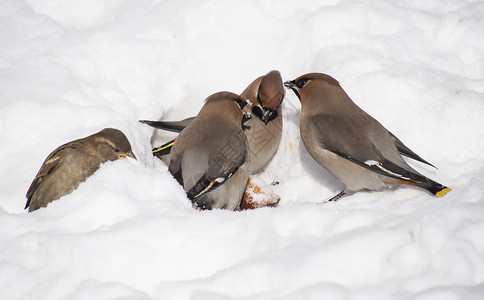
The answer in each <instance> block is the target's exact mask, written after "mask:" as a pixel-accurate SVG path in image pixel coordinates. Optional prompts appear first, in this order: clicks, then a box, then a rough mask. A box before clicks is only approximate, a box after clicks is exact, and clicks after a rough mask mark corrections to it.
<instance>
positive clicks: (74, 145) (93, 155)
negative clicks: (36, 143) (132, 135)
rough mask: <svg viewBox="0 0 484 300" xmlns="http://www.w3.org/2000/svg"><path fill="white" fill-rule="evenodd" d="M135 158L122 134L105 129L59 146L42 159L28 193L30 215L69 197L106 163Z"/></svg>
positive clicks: (111, 129)
mask: <svg viewBox="0 0 484 300" xmlns="http://www.w3.org/2000/svg"><path fill="white" fill-rule="evenodd" d="M126 156H129V157H132V158H134V159H136V157H135V155H134V154H133V152H132V151H131V145H130V143H129V141H128V139H127V138H126V136H125V135H124V133H122V132H121V131H119V130H117V129H113V128H106V129H103V130H101V131H100V132H98V133H96V134H93V135H90V136H88V137H85V138H82V139H78V140H75V141H72V142H69V143H67V144H64V145H62V146H60V147H59V148H57V149H55V150H54V151H52V153H50V154H49V156H48V157H47V158H46V159H45V161H44V163H43V164H42V167H41V168H40V170H39V172H38V173H37V175H36V176H35V178H34V180H33V182H32V184H31V185H30V188H29V190H28V191H27V194H26V197H27V204H26V205H25V208H29V212H31V211H34V210H36V209H39V208H41V207H45V206H47V204H49V203H50V202H52V201H54V200H56V199H59V198H60V197H62V196H64V195H67V194H70V193H71V192H72V191H74V190H75V189H76V188H77V187H78V186H79V184H80V183H81V182H83V181H85V180H86V178H87V177H89V176H91V175H92V174H93V173H94V172H95V171H96V170H97V169H99V166H100V165H101V164H102V163H104V162H106V161H114V160H117V159H119V158H123V157H126Z"/></svg>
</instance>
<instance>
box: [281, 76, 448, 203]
mask: <svg viewBox="0 0 484 300" xmlns="http://www.w3.org/2000/svg"><path fill="white" fill-rule="evenodd" d="M284 85H285V86H286V87H288V88H291V89H292V90H293V91H294V93H295V94H296V95H297V97H298V98H299V100H300V101H301V106H302V109H301V120H300V131H301V137H302V140H303V142H304V145H305V146H306V149H307V150H308V152H309V153H310V154H311V156H312V157H313V158H314V159H315V160H316V161H317V162H318V163H319V164H320V165H321V166H323V167H324V168H326V169H327V170H328V171H329V172H331V173H332V174H333V175H334V176H335V177H336V178H338V179H339V180H340V181H341V182H342V183H343V184H344V185H345V188H344V191H343V192H342V193H340V194H339V195H337V196H336V197H334V200H336V199H337V198H339V196H342V195H344V194H348V193H354V192H357V191H360V190H380V189H383V188H385V187H388V186H389V185H392V184H408V185H414V186H419V187H421V188H424V189H426V190H428V191H429V192H431V193H432V194H434V195H437V196H443V195H444V194H445V193H447V192H448V191H450V188H448V187H445V186H443V185H441V184H440V183H437V182H435V181H433V180H431V179H429V178H427V177H425V176H424V175H422V174H420V173H419V172H417V171H416V170H414V169H413V168H412V167H410V166H409V165H408V164H407V163H406V162H405V161H404V160H403V158H402V156H401V155H405V156H408V157H410V158H412V159H415V160H418V161H420V162H423V163H426V164H429V165H431V164H430V163H428V162H427V161H425V160H424V159H422V158H421V157H420V156H418V155H417V154H415V153H414V152H413V151H412V150H410V149H409V148H408V147H406V146H405V145H404V144H403V143H402V142H401V141H400V140H399V139H398V138H397V137H396V136H395V135H393V134H392V133H390V132H389V131H388V130H387V129H386V128H385V127H383V125H381V124H380V123H379V122H378V121H377V120H375V119H374V118H372V117H371V116H370V115H368V114H367V113H366V112H365V111H363V110H362V109H361V108H359V107H358V106H357V105H356V104H355V103H354V102H353V101H352V100H351V99H350V97H349V96H348V95H347V94H346V93H345V91H344V90H343V89H342V88H341V86H340V84H339V83H338V81H336V80H335V79H334V78H332V77H331V76H329V75H326V74H321V73H310V74H306V75H302V76H300V77H299V78H297V79H295V80H293V81H288V82H285V83H284Z"/></svg>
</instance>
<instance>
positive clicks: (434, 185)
mask: <svg viewBox="0 0 484 300" xmlns="http://www.w3.org/2000/svg"><path fill="white" fill-rule="evenodd" d="M418 185H419V186H420V187H421V188H424V189H426V190H427V191H429V192H431V193H432V194H434V195H435V196H437V197H442V196H444V195H445V194H447V193H448V192H450V191H451V190H452V189H451V188H449V187H446V186H445V185H442V184H440V183H438V182H436V181H433V180H431V179H428V180H427V181H425V182H419V183H418Z"/></svg>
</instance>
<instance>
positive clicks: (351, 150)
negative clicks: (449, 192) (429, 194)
mask: <svg viewBox="0 0 484 300" xmlns="http://www.w3.org/2000/svg"><path fill="white" fill-rule="evenodd" d="M354 117H356V118H357V117H358V116H348V118H354ZM348 123H349V124H352V120H348V119H345V118H344V117H343V116H338V117H333V116H328V115H315V116H313V117H312V118H311V130H314V131H315V134H316V136H317V137H318V141H319V145H320V146H321V147H323V148H324V149H326V150H328V151H331V152H333V153H335V154H337V155H338V156H340V157H343V158H345V159H347V160H349V161H351V162H353V163H355V164H357V165H359V166H362V167H364V168H366V169H368V170H371V171H373V172H376V173H379V174H382V175H385V176H388V177H392V178H396V179H402V180H409V181H414V182H426V177H424V176H422V175H420V174H417V173H414V172H411V171H409V170H407V169H405V168H403V167H401V166H400V165H399V164H397V163H396V162H393V161H391V160H390V159H388V158H386V157H385V156H384V155H383V154H382V153H381V151H380V150H379V148H378V146H377V145H375V143H373V141H372V139H371V138H369V136H368V135H369V133H368V132H367V131H365V128H362V127H355V126H348ZM353 124H354V123H353ZM407 149H408V148H407Z"/></svg>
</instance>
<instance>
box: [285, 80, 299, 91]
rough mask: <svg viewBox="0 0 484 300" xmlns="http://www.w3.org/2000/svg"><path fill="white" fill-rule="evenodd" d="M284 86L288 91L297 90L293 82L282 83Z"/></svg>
mask: <svg viewBox="0 0 484 300" xmlns="http://www.w3.org/2000/svg"><path fill="white" fill-rule="evenodd" d="M284 86H285V87H287V88H288V89H295V88H297V87H296V83H295V82H294V80H293V81H286V82H284Z"/></svg>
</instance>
